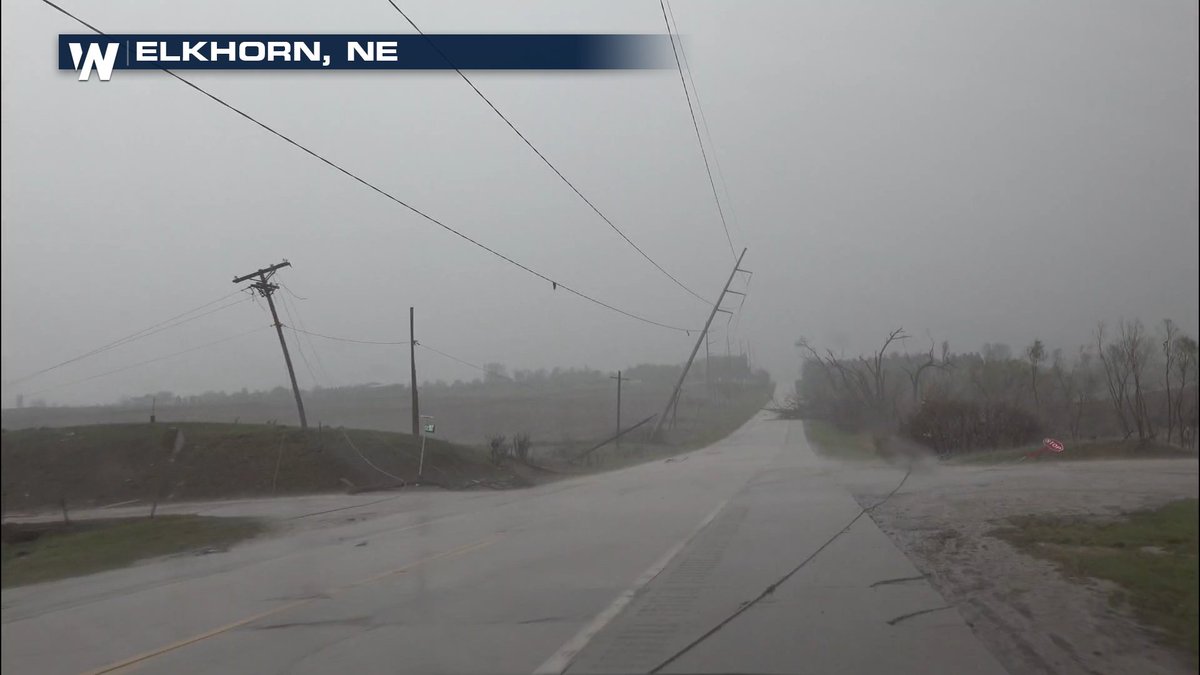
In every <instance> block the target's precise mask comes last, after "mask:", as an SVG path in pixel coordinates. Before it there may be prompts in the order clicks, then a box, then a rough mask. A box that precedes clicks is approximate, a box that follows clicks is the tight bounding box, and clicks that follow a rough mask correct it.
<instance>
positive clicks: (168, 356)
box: [31, 326, 270, 396]
mask: <svg viewBox="0 0 1200 675" xmlns="http://www.w3.org/2000/svg"><path fill="white" fill-rule="evenodd" d="M267 328H270V326H259V327H257V328H251V329H250V330H248V331H244V332H242V333H238V334H237V335H231V336H229V337H226V338H221V339H220V340H213V341H212V342H206V343H204V344H202V345H197V346H195V347H191V348H188V349H184V350H181V351H177V352H172V353H170V354H164V355H162V356H157V357H154V358H152V359H146V360H145V361H138V362H137V363H131V364H129V365H126V366H122V367H120V368H115V369H113V370H108V371H105V372H103V373H97V374H95V375H91V376H89V377H85V378H83V379H80V380H75V381H73V382H65V383H63V384H57V385H54V386H53V387H47V388H46V389H42V390H40V391H35V392H33V393H32V394H31V396H37V395H39V394H44V393H46V392H48V391H54V390H55V389H62V388H63V387H71V386H74V385H77V384H82V383H84V382H90V381H92V380H95V379H98V378H101V377H107V376H109V375H115V374H117V373H123V372H125V371H127V370H132V369H134V368H139V367H141V366H148V365H150V364H151V363H158V362H159V361H165V360H167V359H172V358H175V357H177V356H183V355H184V354H190V353H192V352H195V351H199V350H201V349H207V348H209V347H213V346H216V345H219V344H222V343H224V342H229V341H230V340H236V339H238V338H240V337H245V336H247V335H250V334H251V333H257V332H258V331H260V330H264V329H267Z"/></svg>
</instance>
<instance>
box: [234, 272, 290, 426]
mask: <svg viewBox="0 0 1200 675" xmlns="http://www.w3.org/2000/svg"><path fill="white" fill-rule="evenodd" d="M291 266H292V263H290V262H288V261H287V260H284V261H283V262H281V263H279V264H277V265H271V266H270V267H264V268H262V269H260V270H258V271H257V272H251V273H250V274H245V275H243V276H240V277H236V278H235V279H234V280H233V283H235V284H240V283H242V282H243V281H250V280H251V279H255V278H257V279H258V280H257V281H255V282H254V283H252V284H250V288H253V289H254V290H256V291H258V294H259V295H261V296H263V297H264V298H266V299H267V307H270V308H271V318H272V319H274V320H275V332H276V333H278V334H279V346H280V347H282V348H283V362H284V363H286V364H287V371H288V378H289V379H291V381H292V393H293V394H295V396H296V410H297V411H299V413H300V428H301V429H307V428H308V418H307V417H306V416H305V415H304V401H303V400H302V399H301V398H300V385H298V384H296V371H295V369H294V368H292V355H291V354H289V353H288V347H287V341H286V340H284V339H283V324H282V323H280V322H279V313H278V312H276V311H275V301H274V300H272V299H271V296H272V295H273V294H274V293H275V291H277V290H279V286H278V285H276V284H273V283H271V281H270V279H271V277H273V276H275V272H277V271H278V270H280V269H282V268H284V267H291Z"/></svg>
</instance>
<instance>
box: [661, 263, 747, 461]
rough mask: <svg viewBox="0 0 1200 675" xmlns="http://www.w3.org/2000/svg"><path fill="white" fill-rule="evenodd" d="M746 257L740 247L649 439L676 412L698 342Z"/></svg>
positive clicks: (709, 324)
mask: <svg viewBox="0 0 1200 675" xmlns="http://www.w3.org/2000/svg"><path fill="white" fill-rule="evenodd" d="M744 257H746V249H744V248H743V249H742V254H741V255H739V256H738V259H737V262H736V263H734V265H733V270H732V271H731V272H730V273H729V278H728V279H726V280H725V286H724V287H723V288H722V289H721V294H720V295H719V296H717V301H716V302H714V303H713V308H712V311H711V312H709V314H708V320H707V321H705V322H704V329H703V330H702V331H700V336H699V337H697V338H696V345H695V346H694V347H692V353H691V354H690V355H689V356H688V360H687V363H686V364H684V366H683V372H682V373H680V374H679V381H678V382H676V383H675V390H674V391H672V392H671V398H670V399H669V400H668V401H667V407H666V408H663V413H662V414H661V415H659V416H658V421H657V422H655V423H654V431H653V432H652V433H651V434H650V438H651V439H655V438H658V434H659V432H660V431H661V430H662V425H663V422H665V421H666V418H667V413H670V412H671V411H672V409H674V410H675V411H676V412H678V410H679V390H680V389H681V388H682V387H683V381H684V380H685V379H686V378H687V374H688V370H689V369H691V367H692V361H695V360H696V352H699V351H700V343H701V342H703V341H704V340H705V339H706V338H707V337H708V328H709V326H711V325H712V321H713V317H715V316H716V315H717V312H719V311H726V310H722V309H721V301H722V300H724V299H725V294H726V293H728V292H729V284H731V283H733V277H734V275H736V274H737V273H738V272H746V271H747V270H743V269H742V268H741V265H742V258H744Z"/></svg>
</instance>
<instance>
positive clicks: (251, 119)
mask: <svg viewBox="0 0 1200 675" xmlns="http://www.w3.org/2000/svg"><path fill="white" fill-rule="evenodd" d="M42 2H43V3H44V4H46V5H48V6H50V7H52V8H54V9H55V10H57V11H59V12H60V13H62V14H63V15H64V16H66V17H69V18H70V19H71V20H73V21H75V22H77V23H78V24H79V25H81V26H84V27H85V28H87V29H88V30H90V31H92V32H94V33H96V34H98V35H105V33H104V31H102V30H100V29H99V28H96V27H95V26H93V25H92V24H90V23H88V22H87V21H84V20H83V19H81V18H79V17H78V16H75V15H74V14H72V13H71V12H69V11H67V10H66V9H63V8H62V7H60V6H59V5H57V4H55V3H54V2H52V1H51V0H42ZM161 70H162V72H164V73H166V74H167V75H170V76H171V77H173V78H175V79H176V80H178V81H180V82H182V83H183V84H185V85H187V86H188V87H190V88H192V89H193V90H195V91H196V92H198V93H200V94H203V95H204V96H206V97H208V98H209V99H210V100H211V101H213V102H214V103H217V104H218V105H220V106H222V107H224V108H226V109H228V110H229V111H231V112H233V113H236V114H237V115H239V116H241V117H242V118H243V119H245V120H247V121H249V122H251V123H253V124H255V125H256V126H258V127H259V128H261V129H262V130H264V131H266V132H268V133H270V134H271V135H273V136H275V137H276V138H278V139H280V140H282V141H284V142H286V143H288V144H289V145H291V146H293V147H294V148H296V149H297V150H300V151H302V152H304V153H305V154H307V155H309V156H310V157H312V158H313V159H316V160H318V161H320V162H322V163H323V164H325V165H326V166H328V167H329V168H331V169H334V170H335V171H337V172H338V173H341V174H343V175H344V176H346V177H347V178H350V179H351V180H354V181H355V182H357V183H359V184H360V185H362V186H363V187H366V188H368V189H370V190H371V191H373V192H375V193H377V194H379V195H380V196H382V197H384V198H386V199H388V200H390V201H392V202H394V203H396V204H398V205H400V206H402V207H404V208H405V209H407V210H408V211H410V212H412V213H413V214H415V215H417V216H420V217H421V218H422V219H424V220H426V221H428V222H430V223H432V224H434V225H437V226H438V227H440V228H442V229H443V230H445V231H447V232H449V233H450V234H453V235H454V236H456V237H458V238H460V239H462V240H464V241H466V242H468V243H470V244H472V245H474V246H475V247H476V248H479V249H482V250H484V251H486V252H488V253H490V254H492V255H493V256H496V257H497V258H500V259H501V260H504V261H505V262H507V263H509V264H511V265H513V266H515V267H518V268H520V269H522V270H524V271H525V272H528V273H529V274H531V275H533V276H535V277H537V278H539V279H541V280H542V281H545V282H547V283H549V284H550V285H551V287H552V288H553V289H554V290H558V289H562V290H564V291H566V292H567V293H570V294H572V295H574V296H576V297H578V298H580V299H582V300H586V301H587V302H590V303H592V304H594V305H597V306H599V307H603V308H605V309H607V310H609V311H612V312H616V313H617V314H621V315H623V316H625V317H628V318H630V319H634V320H636V321H640V322H642V323H646V324H650V325H652V326H658V327H660V328H666V329H669V330H674V331H679V332H681V333H689V334H690V333H691V331H692V329H690V328H685V327H682V326H675V325H672V324H668V323H663V322H661V321H655V320H654V319H650V318H648V317H645V316H642V315H640V314H636V313H634V312H630V311H628V310H624V309H621V308H620V307H617V306H615V305H613V304H611V303H608V302H605V301H603V300H600V299H599V298H596V297H594V296H592V295H589V294H587V293H584V292H583V291H580V290H578V289H575V288H572V287H570V286H567V285H565V284H563V283H561V282H559V281H557V280H555V279H552V278H551V277H549V276H547V275H546V274H543V273H542V272H539V271H537V270H535V269H533V268H532V267H529V266H528V265H525V264H524V263H521V262H518V261H516V260H514V259H513V258H511V257H509V256H507V255H505V254H503V253H501V252H499V251H497V250H496V249H494V248H492V247H490V246H488V245H487V244H484V243H483V242H481V241H479V240H477V239H473V238H472V237H470V236H469V235H467V234H465V233H463V232H461V231H459V230H457V229H455V228H453V227H451V226H450V225H447V224H446V223H444V222H442V221H441V220H438V219H437V218H435V217H433V216H431V215H429V214H428V213H426V212H424V211H422V210H421V209H418V208H417V207H415V206H413V205H412V204H409V203H408V202H406V201H404V200H402V199H400V198H399V197H397V196H395V195H393V194H392V193H390V192H388V191H387V190H385V189H383V188H381V187H379V186H378V185H376V184H374V183H372V182H370V181H368V180H367V179H365V178H363V177H361V176H359V175H358V174H356V173H354V172H352V171H350V170H349V169H347V168H345V167H343V166H342V165H341V164H338V163H337V162H334V161H333V160H331V159H329V158H327V157H325V156H324V155H322V154H320V153H318V152H317V151H315V150H313V149H311V148H309V147H308V146H306V145H304V144H302V143H300V142H299V141H296V140H294V139H292V138H291V137H289V136H287V135H286V134H284V133H283V132H281V131H279V130H277V129H275V128H274V127H272V126H270V125H268V124H267V123H265V122H262V121H260V120H259V119H258V118H256V117H254V116H252V115H250V114H249V113H247V112H245V111H243V110H242V109H241V108H238V107H236V106H234V105H233V104H232V103H229V102H228V101H226V100H225V99H223V98H221V97H219V96H217V95H216V94H213V93H211V92H209V91H208V90H207V89H204V88H203V87H201V86H200V85H198V84H196V83H194V82H192V81H191V80H189V79H187V78H185V77H183V76H182V75H179V74H178V73H176V72H174V71H172V70H169V69H167V68H163V69H161Z"/></svg>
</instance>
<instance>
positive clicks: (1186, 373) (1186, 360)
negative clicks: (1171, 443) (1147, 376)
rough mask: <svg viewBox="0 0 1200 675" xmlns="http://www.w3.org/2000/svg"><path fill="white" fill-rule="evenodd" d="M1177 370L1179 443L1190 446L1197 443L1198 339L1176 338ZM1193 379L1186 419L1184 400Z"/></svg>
mask: <svg viewBox="0 0 1200 675" xmlns="http://www.w3.org/2000/svg"><path fill="white" fill-rule="evenodd" d="M1173 361H1174V363H1175V372H1176V373H1177V374H1178V377H1179V380H1178V384H1179V387H1178V395H1177V396H1176V397H1175V421H1176V422H1177V423H1178V424H1179V443H1180V444H1181V445H1183V446H1184V447H1187V448H1190V447H1192V446H1193V445H1195V443H1196V426H1195V421H1196V405H1197V399H1198V395H1200V392H1197V372H1196V364H1197V345H1196V341H1195V340H1193V339H1192V338H1190V337H1188V336H1187V335H1180V336H1179V337H1178V338H1176V339H1175V356H1174V358H1173ZM1189 380H1190V381H1191V396H1190V398H1191V410H1190V411H1189V412H1188V414H1187V417H1186V421H1185V418H1184V401H1185V400H1186V399H1187V398H1188V397H1187V395H1186V393H1187V391H1188V381H1189Z"/></svg>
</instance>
